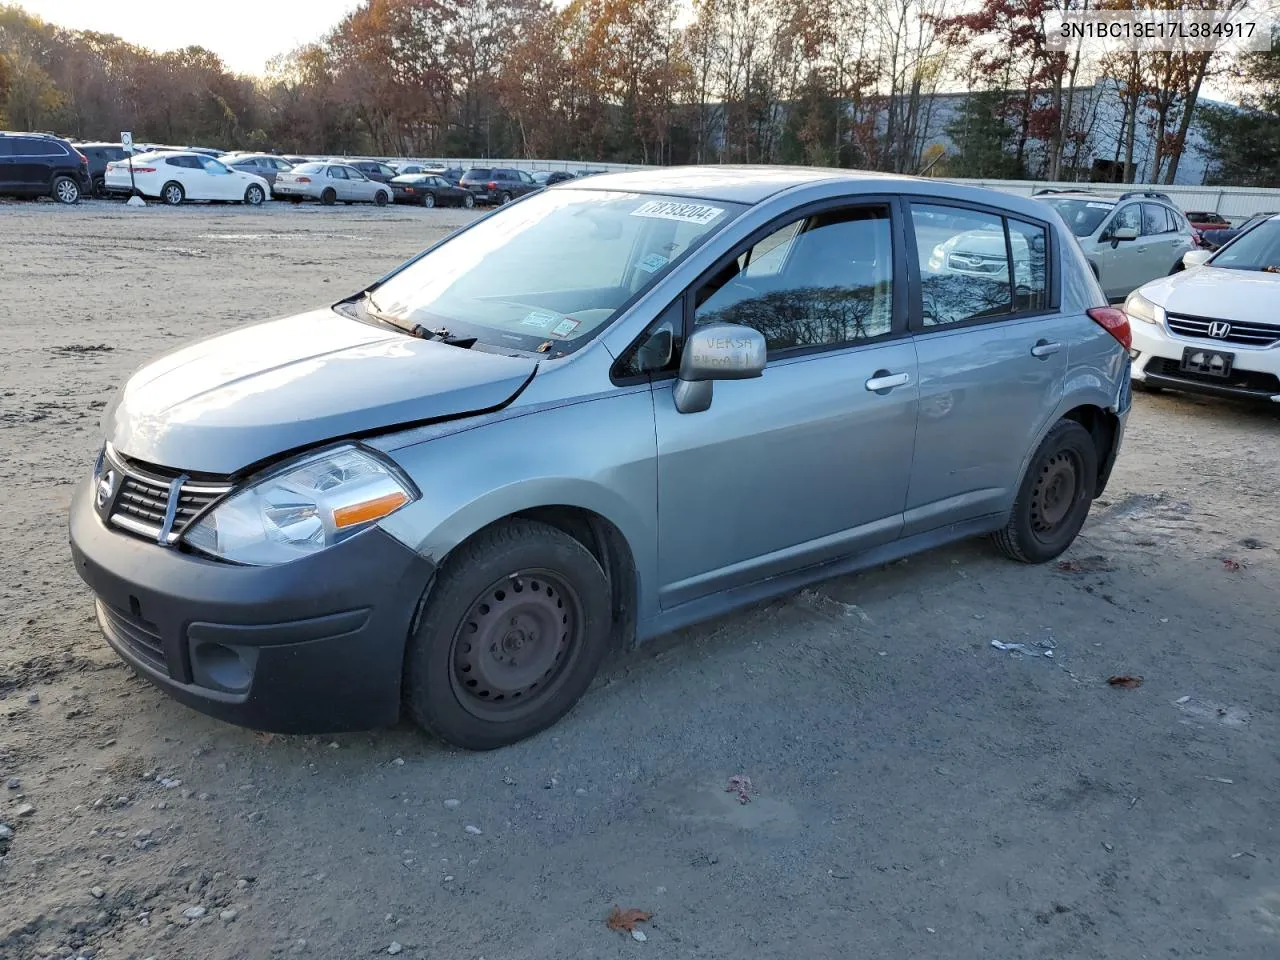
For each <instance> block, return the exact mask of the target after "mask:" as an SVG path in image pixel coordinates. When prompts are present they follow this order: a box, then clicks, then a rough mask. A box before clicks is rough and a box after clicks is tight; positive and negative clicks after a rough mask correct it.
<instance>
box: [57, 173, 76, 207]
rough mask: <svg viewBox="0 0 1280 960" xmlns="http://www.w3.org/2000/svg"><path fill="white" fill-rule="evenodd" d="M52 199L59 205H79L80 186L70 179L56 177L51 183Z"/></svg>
mask: <svg viewBox="0 0 1280 960" xmlns="http://www.w3.org/2000/svg"><path fill="white" fill-rule="evenodd" d="M53 199H55V200H57V201H58V202H59V203H79V202H80V185H79V184H78V183H76V182H75V181H74V180H72V179H71V178H70V177H58V179H57V180H55V181H53Z"/></svg>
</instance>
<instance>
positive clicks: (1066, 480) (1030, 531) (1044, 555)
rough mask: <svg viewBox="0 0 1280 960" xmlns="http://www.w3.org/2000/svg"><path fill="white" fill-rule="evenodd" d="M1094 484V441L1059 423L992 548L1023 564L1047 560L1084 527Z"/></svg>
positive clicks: (1071, 423) (1033, 462)
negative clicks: (995, 547) (998, 549)
mask: <svg viewBox="0 0 1280 960" xmlns="http://www.w3.org/2000/svg"><path fill="white" fill-rule="evenodd" d="M1097 479H1098V451H1097V448H1096V447H1094V445H1093V437H1092V436H1091V435H1090V434H1089V431H1088V430H1086V429H1085V428H1084V427H1082V426H1081V425H1080V424H1078V423H1076V422H1075V421H1074V420H1059V421H1058V422H1057V423H1056V424H1054V425H1053V427H1052V429H1050V430H1049V433H1048V434H1047V435H1046V436H1045V438H1044V440H1043V441H1041V443H1040V446H1039V448H1037V450H1036V452H1035V455H1034V456H1033V457H1032V458H1031V462H1030V463H1029V464H1027V472H1026V473H1025V474H1024V475H1023V477H1022V482H1021V483H1020V484H1019V485H1018V496H1017V499H1015V500H1014V502H1013V512H1012V513H1011V514H1010V516H1009V522H1008V524H1007V525H1006V526H1005V528H1004V529H1003V530H1001V531H999V532H998V533H996V534H994V536H993V539H994V540H995V542H996V546H998V547H999V548H1000V550H1001V552H1003V553H1004V555H1005V556H1007V557H1009V558H1010V559H1011V560H1018V561H1021V562H1022V563H1045V562H1047V561H1049V560H1052V559H1053V558H1054V557H1056V556H1058V555H1059V554H1061V553H1062V552H1063V551H1064V550H1066V549H1067V547H1069V546H1071V542H1072V541H1073V540H1075V538H1076V534H1078V533H1079V532H1080V528H1081V527H1083V526H1084V521H1085V518H1086V517H1088V516H1089V507H1090V505H1091V504H1092V503H1093V492H1094V486H1095V485H1096V484H1097Z"/></svg>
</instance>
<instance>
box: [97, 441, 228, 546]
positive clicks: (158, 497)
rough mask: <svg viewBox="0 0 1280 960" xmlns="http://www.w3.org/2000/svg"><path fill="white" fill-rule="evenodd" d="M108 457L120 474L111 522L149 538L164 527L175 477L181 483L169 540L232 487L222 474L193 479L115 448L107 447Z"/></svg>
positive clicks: (153, 537)
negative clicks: (125, 454) (219, 476)
mask: <svg viewBox="0 0 1280 960" xmlns="http://www.w3.org/2000/svg"><path fill="white" fill-rule="evenodd" d="M107 459H108V460H109V461H110V465H111V467H112V468H113V469H115V470H117V471H119V473H120V475H121V480H120V490H119V493H118V494H117V495H116V497H115V502H114V504H113V506H112V509H111V522H112V523H113V524H114V525H115V526H117V527H120V528H121V529H122V530H127V531H128V532H130V533H134V534H137V535H138V536H143V537H147V538H149V539H158V538H159V537H160V533H161V531H162V530H163V529H164V521H165V516H166V514H167V511H168V507H169V494H170V490H171V488H172V486H173V483H174V481H175V480H180V481H181V483H180V486H179V488H178V501H177V504H176V505H175V509H174V514H173V526H172V527H171V528H170V532H169V537H168V540H169V542H170V543H172V542H174V541H176V540H177V539H178V537H179V536H180V535H181V534H182V532H183V531H184V530H185V529H186V528H187V526H188V525H189V524H190V523H191V522H192V521H193V520H194V519H195V518H196V517H197V516H199V515H200V514H201V513H202V512H203V511H204V510H205V508H206V507H208V506H209V505H210V504H212V503H213V502H214V501H216V500H218V499H220V498H221V497H223V496H225V495H226V494H227V493H229V492H230V491H231V484H230V483H227V482H226V481H224V480H222V479H221V478H200V479H194V480H193V479H190V478H186V477H182V476H180V475H179V474H178V473H176V472H175V471H170V470H163V469H162V468H157V467H151V466H142V465H140V464H137V463H135V462H133V461H131V460H129V459H128V458H126V457H123V456H121V455H120V454H118V453H116V452H115V451H114V450H108V452H107ZM166 474H168V475H167V476H166Z"/></svg>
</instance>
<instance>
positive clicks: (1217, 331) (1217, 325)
mask: <svg viewBox="0 0 1280 960" xmlns="http://www.w3.org/2000/svg"><path fill="white" fill-rule="evenodd" d="M1230 332H1231V324H1229V323H1227V322H1226V321H1224V320H1215V321H1213V323H1211V324H1209V336H1211V337H1213V338H1214V339H1215V340H1225V339H1227V334H1229V333H1230Z"/></svg>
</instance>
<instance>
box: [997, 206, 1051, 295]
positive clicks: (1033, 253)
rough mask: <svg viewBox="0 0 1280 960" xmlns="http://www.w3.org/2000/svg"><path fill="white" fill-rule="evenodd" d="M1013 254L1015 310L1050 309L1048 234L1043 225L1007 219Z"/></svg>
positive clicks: (1010, 246)
mask: <svg viewBox="0 0 1280 960" xmlns="http://www.w3.org/2000/svg"><path fill="white" fill-rule="evenodd" d="M1006 222H1007V223H1008V224H1009V249H1010V250H1011V251H1012V253H1013V309H1014V312H1016V313H1034V312H1035V311H1038V310H1047V309H1048V308H1049V270H1048V248H1049V235H1048V233H1047V231H1046V230H1045V228H1044V227H1043V226H1038V225H1036V224H1031V223H1024V222H1023V221H1021V220H1007V221H1006Z"/></svg>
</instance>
